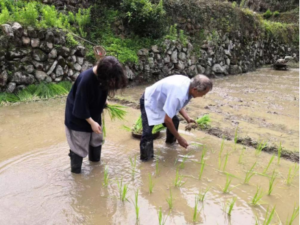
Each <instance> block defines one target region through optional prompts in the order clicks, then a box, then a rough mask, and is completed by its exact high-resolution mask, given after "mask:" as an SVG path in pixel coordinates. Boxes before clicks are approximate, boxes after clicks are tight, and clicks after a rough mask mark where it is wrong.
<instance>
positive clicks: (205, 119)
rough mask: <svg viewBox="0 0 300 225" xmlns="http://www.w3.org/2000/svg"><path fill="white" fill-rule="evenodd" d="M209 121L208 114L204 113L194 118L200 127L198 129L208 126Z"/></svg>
mask: <svg viewBox="0 0 300 225" xmlns="http://www.w3.org/2000/svg"><path fill="white" fill-rule="evenodd" d="M210 122H211V119H210V116H209V114H205V115H204V116H202V117H200V118H198V119H196V123H197V124H198V126H199V127H200V129H205V128H207V127H208V126H209V124H210Z"/></svg>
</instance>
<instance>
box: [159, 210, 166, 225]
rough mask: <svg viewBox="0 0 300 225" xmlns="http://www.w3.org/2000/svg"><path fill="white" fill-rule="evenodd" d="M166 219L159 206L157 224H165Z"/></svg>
mask: <svg viewBox="0 0 300 225" xmlns="http://www.w3.org/2000/svg"><path fill="white" fill-rule="evenodd" d="M166 221H167V217H165V216H164V215H163V213H162V210H161V207H159V211H158V224H159V225H165V224H166Z"/></svg>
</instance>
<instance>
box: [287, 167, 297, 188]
mask: <svg viewBox="0 0 300 225" xmlns="http://www.w3.org/2000/svg"><path fill="white" fill-rule="evenodd" d="M297 167H298V168H299V165H297V164H295V166H294V169H293V166H290V168H289V173H288V177H287V179H286V184H287V185H291V184H292V182H293V179H294V177H295V175H296V174H297V173H298V170H297Z"/></svg>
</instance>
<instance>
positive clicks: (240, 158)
mask: <svg viewBox="0 0 300 225" xmlns="http://www.w3.org/2000/svg"><path fill="white" fill-rule="evenodd" d="M245 149H246V148H245V147H243V149H242V152H241V154H240V157H239V164H242V163H243V157H244V153H245Z"/></svg>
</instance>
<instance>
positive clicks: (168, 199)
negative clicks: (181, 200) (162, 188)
mask: <svg viewBox="0 0 300 225" xmlns="http://www.w3.org/2000/svg"><path fill="white" fill-rule="evenodd" d="M166 201H167V203H168V205H169V209H170V210H172V209H173V195H172V190H171V188H170V196H169V197H168V198H167V199H166Z"/></svg>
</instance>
